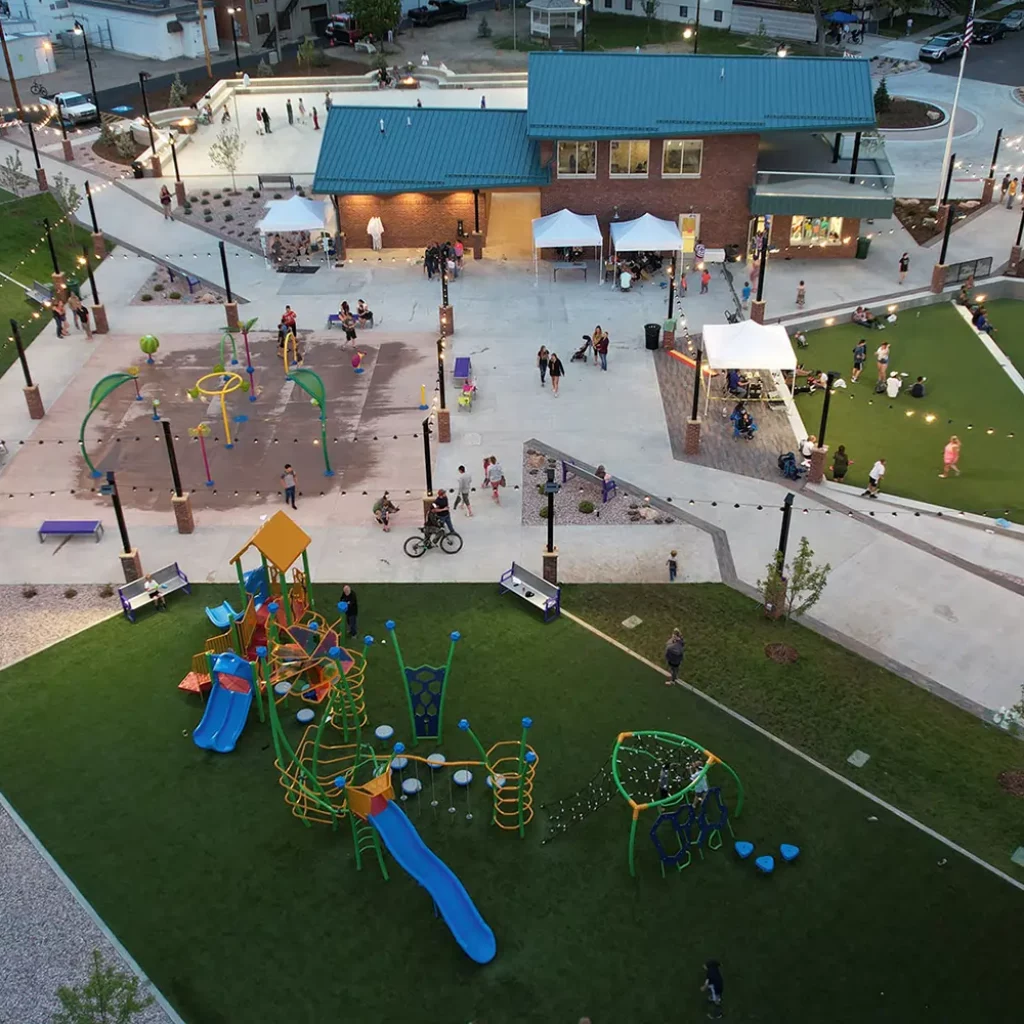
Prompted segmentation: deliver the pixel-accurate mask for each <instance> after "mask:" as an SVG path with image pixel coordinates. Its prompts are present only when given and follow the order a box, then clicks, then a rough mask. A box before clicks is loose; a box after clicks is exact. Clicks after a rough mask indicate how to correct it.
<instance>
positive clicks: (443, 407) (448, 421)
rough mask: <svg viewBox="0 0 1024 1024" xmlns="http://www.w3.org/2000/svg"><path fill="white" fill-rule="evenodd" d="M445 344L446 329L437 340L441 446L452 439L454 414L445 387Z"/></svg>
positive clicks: (438, 433) (438, 435) (438, 418)
mask: <svg viewBox="0 0 1024 1024" xmlns="http://www.w3.org/2000/svg"><path fill="white" fill-rule="evenodd" d="M445 342H446V339H445V336H444V329H443V328H442V330H441V336H440V337H439V338H438V339H437V392H438V398H439V399H440V404H439V405H438V409H437V440H438V442H439V443H441V444H446V443H447V442H449V441H451V439H452V414H451V410H450V409H449V408H448V401H447V398H446V393H445V387H444V350H445Z"/></svg>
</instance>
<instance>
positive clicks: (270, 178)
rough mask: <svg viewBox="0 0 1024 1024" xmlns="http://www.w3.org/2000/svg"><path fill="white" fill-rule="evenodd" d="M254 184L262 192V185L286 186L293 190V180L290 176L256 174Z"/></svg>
mask: <svg viewBox="0 0 1024 1024" xmlns="http://www.w3.org/2000/svg"><path fill="white" fill-rule="evenodd" d="M256 184H257V185H259V189H260V191H261V192H262V191H263V186H264V185H287V186H288V187H289V188H290V189H292V191H294V190H295V179H294V178H293V177H292V176H291V175H290V174H257V175H256Z"/></svg>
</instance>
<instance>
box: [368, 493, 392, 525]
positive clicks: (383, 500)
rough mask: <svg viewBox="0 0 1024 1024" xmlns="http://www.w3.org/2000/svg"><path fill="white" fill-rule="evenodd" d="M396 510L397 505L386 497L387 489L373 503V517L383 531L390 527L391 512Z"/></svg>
mask: <svg viewBox="0 0 1024 1024" xmlns="http://www.w3.org/2000/svg"><path fill="white" fill-rule="evenodd" d="M397 511H398V506H397V505H395V504H394V503H393V502H392V501H391V499H390V498H389V497H388V492H387V491H385V492H384V495H383V497H380V498H378V499H377V500H376V501H375V502H374V503H373V518H374V519H376V520H377V522H378V523H380V525H381V527H383V529H384V532H385V533H387V532H388V531H389V530H390V529H391V513H392V512H397Z"/></svg>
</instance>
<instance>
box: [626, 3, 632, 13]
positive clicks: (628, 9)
mask: <svg viewBox="0 0 1024 1024" xmlns="http://www.w3.org/2000/svg"><path fill="white" fill-rule="evenodd" d="M626 10H627V11H631V10H633V0H626Z"/></svg>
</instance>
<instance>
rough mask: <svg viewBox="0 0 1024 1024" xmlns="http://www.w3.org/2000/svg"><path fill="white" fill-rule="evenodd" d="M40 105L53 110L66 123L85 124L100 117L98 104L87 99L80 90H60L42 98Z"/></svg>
mask: <svg viewBox="0 0 1024 1024" xmlns="http://www.w3.org/2000/svg"><path fill="white" fill-rule="evenodd" d="M58 104H59V108H60V109H59V111H58ZM39 105H40V106H41V107H44V108H46V109H47V110H52V111H53V112H54V113H55V114H57V116H58V117H61V118H62V119H63V121H64V123H65V124H85V123H86V122H87V121H98V120H99V119H100V112H99V110H97V109H96V104H95V103H93V102H91V101H90V100H87V99H86V98H85V97H84V96H83V95H82V94H81V93H80V92H58V93H56V94H55V95H53V96H50V97H47V98H46V99H42V98H41V99H40V100H39Z"/></svg>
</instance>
